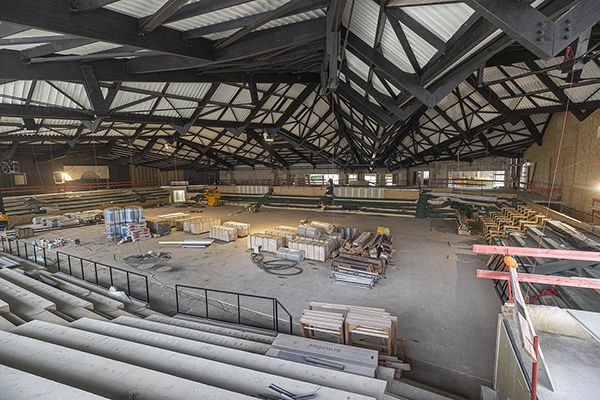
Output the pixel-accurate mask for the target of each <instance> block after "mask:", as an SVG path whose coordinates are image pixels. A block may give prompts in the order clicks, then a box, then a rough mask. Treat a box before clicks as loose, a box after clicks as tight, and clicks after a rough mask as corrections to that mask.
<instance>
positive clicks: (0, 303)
mask: <svg viewBox="0 0 600 400" xmlns="http://www.w3.org/2000/svg"><path fill="white" fill-rule="evenodd" d="M9 312H10V306H9V305H8V303H7V302H5V301H4V300H2V299H0V314H6V313H9Z"/></svg>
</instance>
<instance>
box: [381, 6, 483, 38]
mask: <svg viewBox="0 0 600 400" xmlns="http://www.w3.org/2000/svg"><path fill="white" fill-rule="evenodd" d="M401 2H402V0H392V1H390V2H389V3H388V7H393V6H395V5H402V4H399V3H401ZM402 11H404V12H405V13H407V14H408V15H410V16H411V17H412V18H413V19H414V20H415V21H417V22H418V23H419V24H421V25H423V26H424V27H425V28H427V29H428V30H430V31H431V32H432V33H434V34H435V35H436V36H438V37H439V38H440V39H442V40H443V41H445V42H446V41H448V40H449V39H450V38H451V37H452V35H454V34H455V33H456V31H457V30H458V29H459V28H460V27H461V26H462V25H463V24H464V23H465V22H466V21H467V20H468V19H469V17H471V15H473V13H474V12H475V11H473V9H472V8H471V7H469V6H467V5H466V4H462V3H457V4H436V5H430V6H419V7H403V8H402Z"/></svg>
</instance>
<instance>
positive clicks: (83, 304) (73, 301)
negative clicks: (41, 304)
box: [0, 269, 105, 322]
mask: <svg viewBox="0 0 600 400" xmlns="http://www.w3.org/2000/svg"><path fill="white" fill-rule="evenodd" d="M0 278H2V279H6V280H7V281H9V282H11V283H14V284H15V285H18V286H20V287H21V288H23V289H25V290H28V291H30V292H31V293H34V294H36V295H38V296H40V297H43V298H45V299H47V300H50V301H51V302H53V303H54V304H55V305H56V308H57V310H56V311H55V312H54V314H56V315H58V316H60V317H61V318H63V319H65V320H67V321H69V322H71V321H72V320H76V319H78V318H84V317H88V318H96V319H105V318H104V317H101V316H99V315H98V314H96V313H94V311H93V308H94V305H93V304H92V303H91V302H89V301H87V300H84V299H82V298H80V297H77V296H74V295H72V294H69V293H66V292H63V291H62V290H60V289H57V288H55V287H52V286H50V285H47V284H45V283H43V282H40V281H38V280H35V279H33V278H30V277H28V276H26V275H24V274H23V273H21V272H19V270H8V269H3V270H0ZM65 317H66V318H65Z"/></svg>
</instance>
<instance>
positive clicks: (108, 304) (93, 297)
mask: <svg viewBox="0 0 600 400" xmlns="http://www.w3.org/2000/svg"><path fill="white" fill-rule="evenodd" d="M40 274H42V275H44V277H45V278H48V279H50V280H52V281H53V282H56V283H57V284H58V287H59V288H60V290H62V291H64V292H67V293H70V294H72V295H74V296H77V297H80V298H82V299H84V300H87V301H89V302H90V303H92V304H94V309H95V310H103V309H113V308H120V309H123V308H124V305H123V303H122V302H120V301H117V300H115V299H112V298H110V297H107V296H104V295H101V294H99V293H96V292H93V291H91V290H89V289H86V288H84V287H81V286H79V285H75V284H73V283H71V282H67V281H65V280H63V279H61V278H60V276H59V275H58V274H50V273H47V272H44V271H41V272H40Z"/></svg>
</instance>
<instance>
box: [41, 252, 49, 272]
mask: <svg viewBox="0 0 600 400" xmlns="http://www.w3.org/2000/svg"><path fill="white" fill-rule="evenodd" d="M42 250H43V253H44V267H45V268H46V269H48V261H47V260H46V248H45V247H42Z"/></svg>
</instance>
